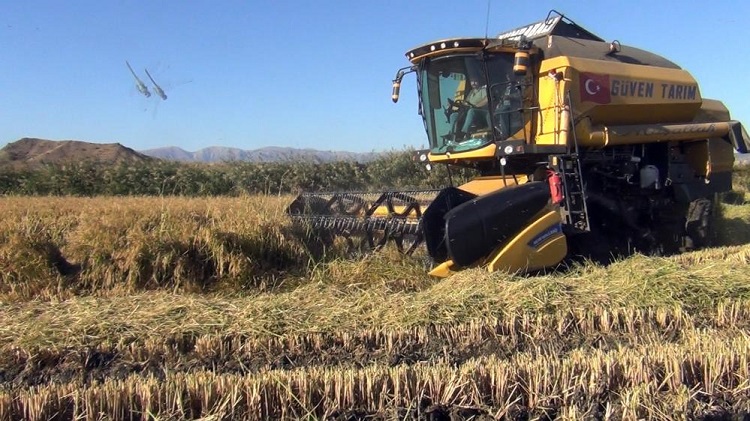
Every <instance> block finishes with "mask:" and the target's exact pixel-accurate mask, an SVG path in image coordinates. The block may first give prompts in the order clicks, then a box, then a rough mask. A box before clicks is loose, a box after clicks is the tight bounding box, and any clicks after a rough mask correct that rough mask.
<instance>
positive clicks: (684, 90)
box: [540, 57, 701, 125]
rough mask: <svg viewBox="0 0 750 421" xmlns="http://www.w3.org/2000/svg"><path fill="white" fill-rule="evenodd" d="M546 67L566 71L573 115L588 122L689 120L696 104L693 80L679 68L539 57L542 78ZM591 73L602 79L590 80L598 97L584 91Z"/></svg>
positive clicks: (697, 90) (698, 97)
mask: <svg viewBox="0 0 750 421" xmlns="http://www.w3.org/2000/svg"><path fill="white" fill-rule="evenodd" d="M551 70H556V71H557V72H561V71H566V74H565V80H566V81H568V82H569V91H570V95H571V97H572V100H573V103H574V106H575V109H574V110H573V111H574V117H576V118H578V117H580V116H582V115H585V116H588V117H589V118H590V119H591V123H593V124H607V125H614V124H644V123H676V122H688V121H691V120H692V119H693V117H694V116H695V115H696V113H697V112H698V110H699V108H700V106H701V95H700V88H699V87H698V84H697V82H696V81H695V79H694V78H693V77H692V76H691V75H690V73H688V72H687V71H685V70H682V69H671V68H662V67H654V66H643V65H638V64H627V63H620V62H614V61H602V60H593V59H585V58H579V57H555V58H552V59H549V60H544V61H542V64H541V67H540V77H541V78H544V77H546V75H547V74H548V72H549V71H551ZM567 70H571V71H570V72H567ZM591 75H593V76H596V77H600V79H601V81H602V84H601V85H602V86H600V87H597V86H596V84H592V85H591V88H592V90H591V92H594V91H596V92H599V88H603V89H604V91H601V94H602V96H600V97H599V98H598V99H599V100H600V102H594V101H592V100H591V99H590V98H589V97H588V96H585V95H583V94H584V93H585V92H587V91H585V86H586V82H587V81H589V78H590V76H591ZM582 85H583V86H582ZM566 89H567V88H566ZM540 93H541V92H540Z"/></svg>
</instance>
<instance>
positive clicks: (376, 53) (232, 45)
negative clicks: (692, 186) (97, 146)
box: [0, 0, 750, 151]
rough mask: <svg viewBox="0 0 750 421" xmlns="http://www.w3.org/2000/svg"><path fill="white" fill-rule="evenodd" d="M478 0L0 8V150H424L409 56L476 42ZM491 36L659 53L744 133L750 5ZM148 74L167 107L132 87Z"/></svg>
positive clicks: (689, 4)
mask: <svg viewBox="0 0 750 421" xmlns="http://www.w3.org/2000/svg"><path fill="white" fill-rule="evenodd" d="M487 9H488V2H487V0H461V1H458V0H454V1H444V0H432V1H421V0H408V1H406V0H403V1H388V0H382V1H375V0H373V1H357V0H354V1H345V0H338V1H334V0H315V1H314V0H310V1H301V0H289V1H260V0H252V1H235V0H227V1H208V0H206V1H190V0H183V1H167V0H129V1H126V0H86V1H76V0H70V1H60V0H55V1H52V0H26V1H10V0H8V1H4V2H3V4H2V6H0V48H1V49H2V50H1V51H2V53H1V55H0V57H2V59H1V60H0V63H2V64H1V65H0V146H3V145H5V144H6V143H9V142H12V141H15V140H17V139H19V138H22V137H40V138H45V139H55V140H64V139H76V140H84V141H90V142H99V143H110V142H119V143H122V144H123V145H125V146H128V147H131V148H134V149H137V150H143V149H149V148H156V147H163V146H179V147H181V148H183V149H186V150H189V151H195V150H197V149H200V148H203V147H207V146H228V147H238V148H243V149H255V148H260V147H264V146H289V147H297V148H315V149H322V150H348V151H372V150H386V149H401V148H403V147H405V146H413V147H421V146H423V145H425V144H426V138H425V134H424V130H423V127H422V122H421V119H420V117H419V116H418V115H417V113H416V111H417V101H416V92H415V90H416V88H415V82H414V78H413V75H411V76H407V77H406V79H405V81H404V84H403V87H402V91H401V100H400V101H399V103H398V104H393V103H392V102H391V99H390V94H391V79H392V78H393V76H394V75H395V73H396V71H397V70H398V69H399V68H401V67H403V66H406V65H408V64H409V63H408V62H407V60H406V58H405V57H404V53H405V52H406V50H408V49H410V48H412V47H415V46H417V45H420V44H423V43H426V42H429V41H432V40H436V39H441V38H449V37H456V36H483V35H484V34H485V30H486V24H487V22H488V17H487ZM489 9H490V14H489V31H488V33H489V34H490V35H493V34H497V33H499V32H501V31H503V30H507V29H512V28H515V27H518V26H522V25H524V24H527V23H531V22H535V21H539V20H541V19H543V18H544V17H546V15H547V12H548V11H549V10H550V9H556V10H558V11H560V12H562V13H564V14H565V15H566V16H568V17H569V18H570V19H572V20H574V21H575V22H576V23H578V24H580V25H581V26H583V27H584V28H587V29H589V30H590V31H592V32H593V33H595V34H597V35H599V36H601V37H602V38H604V39H607V40H612V39H617V40H619V41H620V42H621V43H622V44H624V45H632V46H636V47H639V48H643V49H646V50H650V51H653V52H655V53H658V54H661V55H664V56H665V57H666V58H668V59H670V60H672V61H674V62H675V63H677V64H678V65H680V66H682V67H683V68H685V69H687V70H689V71H690V72H691V73H692V75H693V76H694V77H695V78H696V79H697V80H698V83H699V85H700V87H701V92H702V94H703V96H704V97H709V98H716V99H720V100H722V101H724V103H725V104H726V105H727V107H728V108H729V109H730V111H731V112H732V117H733V118H734V119H738V120H740V121H742V122H743V123H744V124H745V125H750V103H749V102H748V97H749V96H750V95H749V94H750V76H749V75H748V69H749V68H750V66H748V64H749V62H750V48H749V47H748V43H750V25H748V24H747V23H746V22H745V20H746V19H747V16H750V2H746V1H737V0H733V1H730V0H717V1H712V2H698V1H654V0H651V1H644V0H632V1H618V2H607V1H601V0H600V1H575V2H572V1H566V2H560V1H558V2H553V1H535V2H521V1H518V2H509V1H499V0H491V3H490V7H489ZM125 60H128V61H129V62H130V63H131V65H132V66H133V68H134V70H135V71H136V72H137V73H138V74H140V75H142V76H141V77H142V79H144V81H147V79H146V76H145V74H144V72H143V69H144V68H148V69H149V71H150V72H151V73H152V75H153V76H154V78H155V79H156V81H157V82H159V83H160V84H161V85H163V87H164V88H165V90H166V92H167V95H169V98H168V99H167V100H166V101H163V102H162V101H161V100H159V99H157V97H156V96H155V95H154V96H152V97H151V98H149V99H147V98H145V97H142V96H141V95H140V94H139V93H138V91H137V90H136V88H135V85H134V83H133V79H132V77H131V75H130V73H129V72H128V70H127V67H126V66H125Z"/></svg>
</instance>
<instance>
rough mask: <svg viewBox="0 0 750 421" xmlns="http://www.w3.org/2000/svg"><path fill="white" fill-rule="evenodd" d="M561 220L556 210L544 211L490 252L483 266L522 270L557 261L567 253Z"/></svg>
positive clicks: (540, 266) (535, 268) (548, 265)
mask: <svg viewBox="0 0 750 421" xmlns="http://www.w3.org/2000/svg"><path fill="white" fill-rule="evenodd" d="M561 223H562V219H561V218H560V214H559V212H557V211H555V210H550V211H547V213H545V214H544V215H542V216H541V217H540V218H538V219H536V220H535V221H534V222H532V223H531V224H530V225H529V226H528V227H526V228H525V229H524V230H523V231H521V232H520V233H519V234H518V235H516V237H515V238H513V239H512V240H511V241H510V242H509V243H508V244H506V245H505V246H504V247H503V248H502V249H500V250H499V251H498V252H497V253H496V254H495V255H494V256H492V257H491V258H490V261H489V263H488V264H487V270H488V271H490V272H494V271H497V270H504V271H509V272H519V271H520V272H525V271H530V270H537V269H542V268H545V267H550V266H553V265H555V264H557V263H559V262H560V261H561V260H562V259H563V258H564V257H565V255H566V254H568V244H567V241H566V239H565V234H563V233H562V229H561ZM535 241H539V244H535V245H534V244H533V243H534V242H535Z"/></svg>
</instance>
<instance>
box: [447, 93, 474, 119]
mask: <svg viewBox="0 0 750 421" xmlns="http://www.w3.org/2000/svg"><path fill="white" fill-rule="evenodd" d="M446 99H447V100H448V106H447V107H445V119H446V120H450V118H451V114H453V113H457V112H460V111H461V110H463V109H468V108H474V104H472V103H471V102H469V101H467V100H465V99H455V100H454V99H451V98H446Z"/></svg>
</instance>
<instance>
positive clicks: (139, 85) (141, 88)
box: [125, 60, 166, 99]
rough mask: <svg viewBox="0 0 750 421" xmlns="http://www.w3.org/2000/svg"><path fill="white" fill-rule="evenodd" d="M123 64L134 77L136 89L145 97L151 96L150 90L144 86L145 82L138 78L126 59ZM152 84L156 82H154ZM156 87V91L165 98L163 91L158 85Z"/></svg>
mask: <svg viewBox="0 0 750 421" xmlns="http://www.w3.org/2000/svg"><path fill="white" fill-rule="evenodd" d="M125 64H126V65H127V66H128V69H130V73H131V74H132V75H133V77H134V78H135V86H136V88H138V91H139V92H140V93H142V94H143V95H144V96H145V97H146V98H149V97H151V92H150V91H149V90H148V87H146V84H145V83H143V81H142V80H141V79H139V78H138V76H136V74H135V72H134V71H133V68H132V67H130V63H128V61H127V60H125ZM146 73H148V72H146ZM149 77H151V76H149ZM151 81H152V82H153V79H151ZM154 85H156V84H155V83H154ZM157 89H158V91H157V93H159V95H160V96H162V98H163V99H166V95H164V91H162V90H161V88H159V87H158V86H157Z"/></svg>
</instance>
